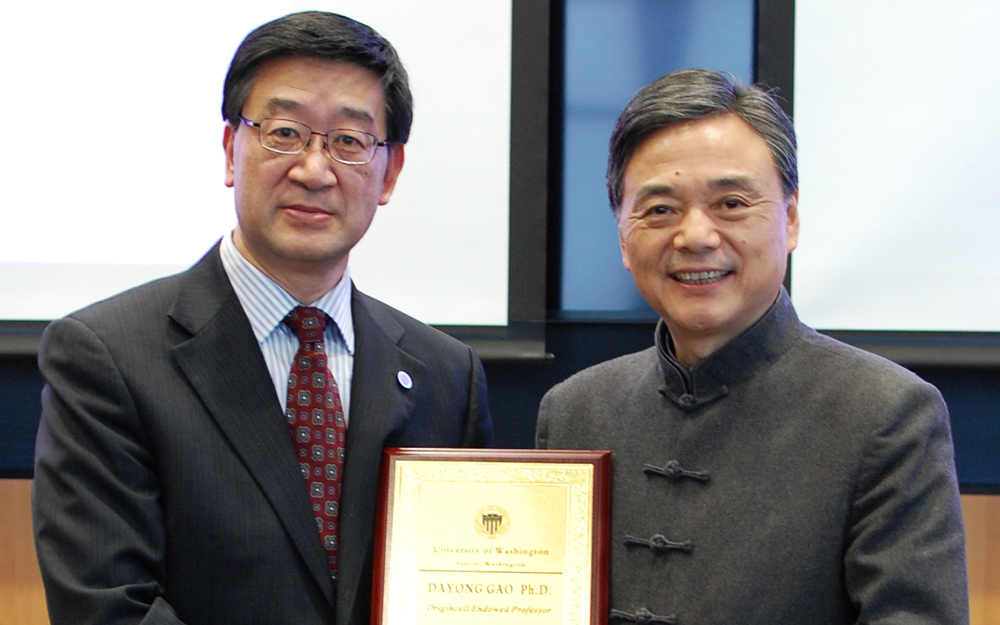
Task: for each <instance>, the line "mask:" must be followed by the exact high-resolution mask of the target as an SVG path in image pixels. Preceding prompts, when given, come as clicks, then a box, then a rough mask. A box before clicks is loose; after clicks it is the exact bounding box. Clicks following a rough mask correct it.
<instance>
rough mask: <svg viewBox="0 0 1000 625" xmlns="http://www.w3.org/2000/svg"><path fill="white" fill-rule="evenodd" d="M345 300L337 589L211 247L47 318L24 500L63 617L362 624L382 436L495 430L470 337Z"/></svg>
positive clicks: (422, 439) (418, 438) (425, 442)
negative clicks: (30, 490)
mask: <svg viewBox="0 0 1000 625" xmlns="http://www.w3.org/2000/svg"><path fill="white" fill-rule="evenodd" d="M352 305H353V313H354V324H355V334H356V358H355V363H354V380H353V386H352V393H351V397H352V405H351V422H350V428H349V432H348V455H347V464H346V467H345V472H344V475H345V477H344V494H343V500H342V515H343V519H342V523H341V537H340V538H341V548H340V550H341V565H340V575H339V581H338V582H337V584H336V585H334V584H333V582H332V581H331V580H330V578H329V573H328V572H327V571H326V568H325V556H324V554H323V550H322V547H321V545H320V542H319V539H318V535H317V532H316V528H315V525H314V524H313V521H312V514H311V511H310V508H309V503H308V501H307V496H306V491H305V488H304V487H303V485H302V481H301V474H300V473H299V470H298V467H297V463H296V458H295V454H294V451H293V445H292V442H291V438H290V436H289V435H288V431H287V427H286V425H285V422H284V417H283V407H282V406H280V405H279V402H278V400H277V398H276V397H275V394H274V387H273V385H272V384H271V381H270V378H269V376H268V373H267V369H266V366H265V364H264V359H263V356H262V355H261V353H260V349H259V347H258V346H257V342H256V339H255V338H254V335H253V332H252V331H251V328H250V324H249V321H248V320H247V318H246V316H245V314H244V312H243V309H242V307H241V305H240V303H239V301H238V299H237V297H236V294H235V293H234V291H233V289H232V287H231V286H230V283H229V280H228V278H227V277H226V274H225V271H224V270H223V267H222V263H221V261H220V259H219V253H218V248H217V247H216V248H215V249H213V250H212V251H210V252H209V253H208V254H207V255H206V256H205V257H204V258H203V259H202V260H201V261H200V262H199V263H198V264H196V265H195V266H194V267H193V268H192V269H190V270H188V271H187V272H185V273H182V274H180V275H178V276H174V277H171V278H166V279H164V280H160V281H157V282H153V283H151V284H148V285H145V286H143V287H139V288H138V289H135V290H132V291H129V292H127V293H124V294H122V295H119V296H117V297H114V298H112V299H110V300H107V301H105V302H101V303H98V304H95V305H94V306H91V307H89V308H87V309H85V310H83V311H80V312H78V313H75V314H73V315H70V316H69V317H67V318H65V319H61V320H59V321H55V322H53V323H52V324H51V325H50V326H49V328H48V329H47V330H46V332H45V335H44V336H43V339H42V345H41V349H40V354H39V365H40V368H41V371H42V374H43V376H44V378H45V382H46V386H45V390H44V392H43V409H42V420H41V427H40V430H39V434H38V441H37V450H36V467H35V484H34V495H33V497H34V520H35V535H36V545H37V550H38V556H39V562H40V564H41V568H42V574H43V578H44V581H45V587H46V594H47V600H48V607H49V612H50V616H51V619H52V622H53V623H54V624H62V623H92V624H101V625H108V624H117V623H139V622H143V623H179V622H180V623H187V624H188V625H195V624H212V625H219V624H221V623H239V624H240V625H249V624H253V623H261V624H264V623H266V624H268V625H275V624H278V623H289V624H294V625H308V624H319V623H326V624H329V623H338V624H348V623H349V624H355V625H359V624H366V623H367V622H368V620H369V613H370V595H371V575H372V556H373V553H372V552H373V536H374V531H373V530H374V517H375V493H376V482H377V475H378V470H379V464H380V461H381V453H382V449H383V447H389V446H449V447H458V446H486V445H489V444H491V443H492V426H491V423H490V419H489V411H488V407H487V404H486V382H485V375H484V373H483V369H482V365H481V363H480V362H479V360H478V358H477V357H476V356H475V355H474V353H473V352H472V351H471V350H470V349H469V348H468V347H467V346H465V345H463V344H462V343H460V342H458V341H456V340H454V339H452V338H450V337H447V336H446V335H444V334H442V333H440V332H438V331H436V330H433V329H431V328H429V327H427V326H425V325H423V324H421V323H419V322H417V321H415V320H413V319H411V318H410V317H407V316H406V315H403V314H402V313H400V312H398V311H396V310H394V309H392V308H390V307H388V306H386V305H384V304H382V303H380V302H378V301H376V300H373V299H371V298H369V297H367V296H365V295H363V294H361V293H359V292H357V291H356V290H355V291H354V294H353V303H352ZM400 370H403V371H406V372H407V373H409V374H410V376H411V377H412V379H413V385H412V389H405V388H403V387H401V386H400V385H399V384H398V382H397V380H396V374H397V372H398V371H400Z"/></svg>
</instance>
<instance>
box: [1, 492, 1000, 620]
mask: <svg viewBox="0 0 1000 625" xmlns="http://www.w3.org/2000/svg"><path fill="white" fill-rule="evenodd" d="M962 509H963V511H964V513H965V531H966V541H967V545H968V559H969V595H970V597H969V600H970V607H971V610H972V621H971V625H1000V496H987V495H965V496H963V497H962ZM46 623H48V614H47V612H46V610H45V596H44V594H43V592H42V578H41V575H40V574H39V572H38V562H37V561H36V559H35V550H34V546H33V544H32V538H31V481H30V480H0V625H45V624H46Z"/></svg>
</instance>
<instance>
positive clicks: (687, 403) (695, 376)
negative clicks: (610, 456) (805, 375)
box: [655, 287, 801, 411]
mask: <svg viewBox="0 0 1000 625" xmlns="http://www.w3.org/2000/svg"><path fill="white" fill-rule="evenodd" d="M800 335H801V326H800V324H799V319H798V316H797V315H796V314H795V309H794V308H793V307H792V302H791V299H790V298H789V297H788V292H787V291H785V289H784V287H782V288H781V291H780V292H779V293H778V297H777V298H776V299H775V301H774V303H773V304H771V307H770V308H769V309H768V310H767V312H766V313H764V316H762V317H761V318H760V319H758V320H757V321H756V322H755V323H754V324H753V325H751V326H750V327H749V328H747V329H746V330H745V331H744V332H743V334H741V335H739V336H738V337H736V338H735V339H733V340H732V341H730V342H729V343H727V344H726V345H724V346H723V347H722V348H721V349H719V350H718V351H716V352H715V353H713V354H711V355H709V356H708V357H707V358H704V359H702V360H699V361H698V362H697V363H695V364H694V365H693V366H691V367H687V366H685V365H683V364H681V363H680V362H678V360H677V358H676V357H675V356H674V351H673V345H672V344H671V341H670V333H669V331H668V330H667V326H666V324H665V323H664V322H663V320H662V319H661V320H660V322H659V323H658V324H657V326H656V337H655V341H656V347H657V353H658V357H659V365H660V374H661V378H662V379H663V384H664V386H663V388H662V389H661V393H663V395H664V396H666V397H668V398H669V399H671V400H672V401H674V402H675V403H676V404H677V405H679V406H680V407H681V408H682V409H684V410H687V411H693V410H696V409H698V408H700V407H701V406H703V405H705V404H709V403H711V402H713V401H715V400H717V399H720V398H721V397H725V396H726V395H728V394H729V390H730V389H731V388H733V387H734V386H736V385H737V384H739V383H740V382H742V381H744V380H746V379H748V378H750V377H752V376H753V375H754V374H755V373H756V372H757V371H759V370H760V369H761V368H763V367H765V366H766V365H768V364H770V363H772V362H774V361H776V360H777V359H778V358H780V357H781V355H782V354H784V353H785V352H786V351H787V350H788V348H789V347H791V345H792V343H793V342H795V341H796V340H797V339H798V338H799V336H800Z"/></svg>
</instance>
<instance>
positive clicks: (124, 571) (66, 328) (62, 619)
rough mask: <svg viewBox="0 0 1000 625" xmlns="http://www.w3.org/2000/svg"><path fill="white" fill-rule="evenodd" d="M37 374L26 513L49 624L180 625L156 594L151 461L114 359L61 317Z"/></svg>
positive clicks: (159, 573)
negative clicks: (41, 382)
mask: <svg viewBox="0 0 1000 625" xmlns="http://www.w3.org/2000/svg"><path fill="white" fill-rule="evenodd" d="M39 368H40V369H41V372H42V376H43V377H44V379H45V387H44V390H43V392H42V416H41V424H40V427H39V432H38V438H37V441H36V449H35V480H34V488H33V494H32V507H33V517H34V532H35V544H36V549H37V553H38V560H39V564H40V567H41V571H42V578H43V580H44V584H45V592H46V600H47V603H48V610H49V616H50V619H51V622H52V623H53V625H66V624H76V623H80V624H96V623H101V624H102V625H118V624H127V623H145V624H151V623H162V624H178V623H180V621H179V620H178V619H177V616H176V614H175V613H174V610H173V609H172V608H171V606H170V605H169V604H167V602H166V601H164V600H163V598H162V594H163V590H164V589H163V583H162V580H163V579H164V540H165V539H164V535H165V532H164V519H163V515H162V511H161V508H160V505H159V496H160V490H159V485H158V481H157V478H156V473H155V471H154V465H155V461H156V460H155V458H154V457H153V456H152V455H151V454H150V452H149V446H148V445H147V443H146V439H145V436H144V432H143V429H142V423H141V420H140V417H139V415H138V413H137V410H136V408H135V405H134V403H133V400H132V397H131V396H130V393H129V389H128V387H127V385H126V383H125V380H124V378H123V377H122V375H121V372H120V370H119V368H118V367H117V365H116V363H115V361H114V359H113V357H112V355H111V354H110V353H109V351H108V349H107V348H106V345H105V344H104V342H103V341H102V340H101V339H100V338H99V337H98V336H97V335H96V334H95V333H94V332H93V331H92V330H91V329H90V328H88V327H87V326H86V325H85V324H84V323H82V322H81V321H79V320H75V319H73V318H67V319H63V320H59V321H55V322H53V323H52V324H51V325H50V326H49V328H48V329H47V330H46V332H45V334H44V336H43V338H42V345H41V348H40V350H39Z"/></svg>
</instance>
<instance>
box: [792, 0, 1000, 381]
mask: <svg viewBox="0 0 1000 625" xmlns="http://www.w3.org/2000/svg"><path fill="white" fill-rule="evenodd" d="M794 24H795V26H794V28H795V32H794V91H793V93H794V100H793V107H792V109H793V113H794V120H795V127H796V131H797V133H798V139H799V174H800V196H799V209H800V215H801V235H800V239H799V247H798V249H797V250H796V251H795V252H794V253H793V254H792V261H791V294H792V299H793V301H794V303H795V306H796V309H797V310H798V312H799V315H800V317H801V318H802V319H803V321H805V322H806V323H807V324H809V325H811V326H813V327H816V328H818V329H821V330H824V331H831V332H832V333H835V334H836V333H837V332H843V333H846V336H848V337H852V338H854V339H855V341H852V342H859V341H860V342H861V343H865V342H866V341H867V342H875V343H880V344H882V348H883V349H882V351H886V349H887V350H888V351H889V352H890V355H894V354H898V353H902V352H899V349H903V351H904V352H905V354H908V355H902V356H901V358H897V359H902V360H906V361H911V362H925V363H936V362H937V363H939V364H945V362H950V361H956V362H957V361H965V362H975V361H977V360H984V359H985V361H992V360H993V359H994V358H995V354H994V348H995V347H996V345H997V344H998V338H997V335H996V334H995V333H997V332H1000V262H998V260H1000V253H998V249H1000V245H998V242H1000V209H998V208H997V207H996V206H993V199H994V194H993V191H994V189H993V187H994V186H996V184H997V182H998V181H1000V115H998V113H997V102H998V101H1000V65H998V59H1000V37H997V36H996V33H998V32H1000V3H997V2H996V1H995V0H956V1H955V2H948V3H942V2H939V1H937V0H934V1H932V0H838V1H836V2H830V1H828V0H796V1H795V2H794ZM872 333H875V334H872ZM893 345H895V348H894V347H893ZM887 346H888V347H887ZM942 349H944V350H945V351H950V356H945V357H942V352H941V350H942ZM970 350H971V351H970ZM977 350H978V352H979V355H978V356H977V355H975V354H973V352H976V351H977ZM983 350H985V352H984V351H983ZM873 351H880V350H879V349H878V348H877V349H874V350H873ZM970 354H972V355H970ZM984 354H985V355H984ZM989 354H993V355H989Z"/></svg>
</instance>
